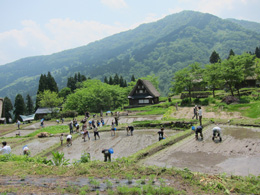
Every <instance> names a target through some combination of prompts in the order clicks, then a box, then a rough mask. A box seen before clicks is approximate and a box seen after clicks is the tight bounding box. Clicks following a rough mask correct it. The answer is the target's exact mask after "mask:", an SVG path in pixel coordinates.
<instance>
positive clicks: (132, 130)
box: [126, 126, 134, 136]
mask: <svg viewBox="0 0 260 195" xmlns="http://www.w3.org/2000/svg"><path fill="white" fill-rule="evenodd" d="M126 131H127V134H126V135H128V133H129V131H130V133H131V136H133V132H134V127H133V126H127V127H126Z"/></svg>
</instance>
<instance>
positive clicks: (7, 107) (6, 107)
mask: <svg viewBox="0 0 260 195" xmlns="http://www.w3.org/2000/svg"><path fill="white" fill-rule="evenodd" d="M12 110H13V104H12V102H11V100H10V99H9V98H8V97H5V98H4V103H3V112H2V116H3V117H5V120H6V122H7V123H9V118H12V115H11V111H12Z"/></svg>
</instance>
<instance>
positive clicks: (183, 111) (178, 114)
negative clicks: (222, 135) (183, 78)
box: [172, 107, 246, 119]
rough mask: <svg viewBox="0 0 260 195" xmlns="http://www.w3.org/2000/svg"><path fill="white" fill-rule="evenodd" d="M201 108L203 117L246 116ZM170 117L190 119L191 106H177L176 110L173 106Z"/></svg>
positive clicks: (227, 117) (191, 114)
mask: <svg viewBox="0 0 260 195" xmlns="http://www.w3.org/2000/svg"><path fill="white" fill-rule="evenodd" d="M201 109H202V116H203V118H209V119H210V118H218V119H221V118H222V119H234V118H240V119H242V118H246V117H243V116H242V115H241V113H239V112H223V111H220V112H209V111H206V109H205V108H204V107H202V108H201ZM173 111H174V112H173V114H172V117H174V118H188V119H191V118H192V117H193V107H179V108H178V111H176V110H175V108H173Z"/></svg>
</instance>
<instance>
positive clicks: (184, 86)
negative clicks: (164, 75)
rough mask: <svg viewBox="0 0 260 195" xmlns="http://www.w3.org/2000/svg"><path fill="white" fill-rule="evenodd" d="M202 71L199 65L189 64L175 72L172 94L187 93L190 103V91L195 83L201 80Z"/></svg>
mask: <svg viewBox="0 0 260 195" xmlns="http://www.w3.org/2000/svg"><path fill="white" fill-rule="evenodd" d="M201 73H202V70H201V68H200V64H199V63H193V64H190V65H189V66H188V67H186V68H183V69H181V70H179V71H177V72H175V74H174V77H173V80H174V81H173V90H174V92H177V93H181V92H183V91H184V90H187V91H188V92H189V97H190V101H191V91H192V88H193V87H194V86H195V85H196V83H197V81H199V80H200V79H201V78H202V74H201Z"/></svg>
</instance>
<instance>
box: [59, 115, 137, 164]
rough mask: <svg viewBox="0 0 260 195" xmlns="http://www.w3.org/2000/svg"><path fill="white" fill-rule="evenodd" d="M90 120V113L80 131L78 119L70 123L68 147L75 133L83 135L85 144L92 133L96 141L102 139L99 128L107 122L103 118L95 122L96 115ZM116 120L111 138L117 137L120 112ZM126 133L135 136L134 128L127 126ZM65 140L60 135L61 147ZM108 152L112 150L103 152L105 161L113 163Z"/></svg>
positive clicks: (67, 139)
mask: <svg viewBox="0 0 260 195" xmlns="http://www.w3.org/2000/svg"><path fill="white" fill-rule="evenodd" d="M100 116H102V115H100ZM89 118H90V113H89V112H86V114H85V118H84V119H83V120H81V123H82V126H81V130H80V124H79V123H78V121H77V119H73V120H72V121H70V122H69V124H68V125H69V130H70V133H69V134H68V135H67V137H66V141H67V146H68V147H69V146H71V145H72V134H73V133H81V135H82V139H83V141H84V142H86V141H87V140H90V131H93V134H94V138H95V140H97V139H100V134H99V131H98V128H99V127H102V126H104V125H105V121H104V119H103V117H101V118H100V120H99V119H98V118H97V120H95V118H96V114H94V115H93V118H92V119H89ZM114 119H115V120H112V122H111V136H115V135H116V127H117V126H118V120H119V112H117V113H116V116H115V117H114ZM126 131H127V135H131V136H133V132H134V127H133V126H127V127H126ZM63 140H64V134H63V133H62V134H61V135H60V141H61V145H63ZM108 151H111V150H109V149H103V150H102V153H103V154H104V157H105V161H107V160H109V161H111V153H108Z"/></svg>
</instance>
